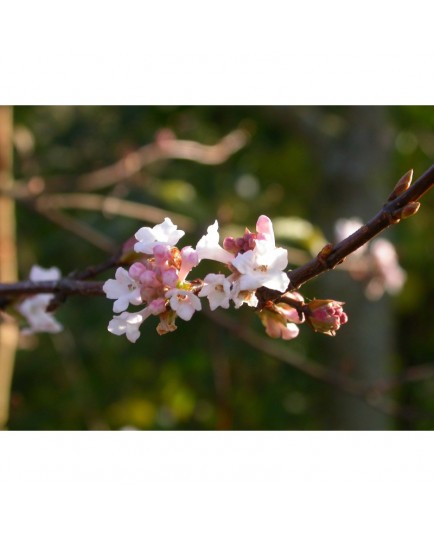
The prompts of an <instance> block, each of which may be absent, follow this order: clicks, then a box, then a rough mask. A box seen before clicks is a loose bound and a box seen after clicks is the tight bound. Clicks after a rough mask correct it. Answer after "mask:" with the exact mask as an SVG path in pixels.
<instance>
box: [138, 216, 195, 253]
mask: <svg viewBox="0 0 434 536" xmlns="http://www.w3.org/2000/svg"><path fill="white" fill-rule="evenodd" d="M177 229H178V227H177V226H176V225H174V224H173V223H172V221H171V219H170V218H164V222H163V223H159V224H158V225H155V226H154V227H153V228H152V229H151V227H141V228H140V229H139V230H138V231H137V233H136V234H135V235H134V236H135V238H136V239H137V240H138V242H137V243H136V244H134V251H136V252H137V253H146V254H148V255H151V254H152V253H153V248H154V246H156V245H158V244H159V245H163V246H174V245H175V244H177V243H178V240H179V239H180V238H181V237H182V236H184V234H185V233H184V231H181V230H177Z"/></svg>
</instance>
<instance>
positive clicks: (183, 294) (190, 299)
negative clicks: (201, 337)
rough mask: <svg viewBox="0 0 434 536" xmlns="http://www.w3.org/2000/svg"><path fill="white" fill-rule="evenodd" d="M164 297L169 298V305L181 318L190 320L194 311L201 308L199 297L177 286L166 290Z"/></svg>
mask: <svg viewBox="0 0 434 536" xmlns="http://www.w3.org/2000/svg"><path fill="white" fill-rule="evenodd" d="M166 298H170V302H169V303H170V307H171V308H172V309H173V311H176V313H177V315H178V316H179V317H180V318H182V320H190V319H191V317H192V316H193V314H194V313H195V311H200V310H201V309H202V304H201V303H200V300H199V298H198V297H197V296H196V295H195V294H194V293H193V292H191V291H189V290H181V289H179V288H174V289H171V290H168V291H167V292H166Z"/></svg>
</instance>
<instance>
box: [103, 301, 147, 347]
mask: <svg viewBox="0 0 434 536" xmlns="http://www.w3.org/2000/svg"><path fill="white" fill-rule="evenodd" d="M148 316H149V312H148V311H146V309H144V310H143V311H141V312H139V313H128V312H127V311H124V312H123V313H121V314H120V315H119V316H114V317H113V319H112V320H110V322H109V325H108V328H107V329H108V330H109V331H110V333H113V335H126V336H127V339H128V340H129V341H130V342H136V341H137V339H138V338H139V337H140V331H139V328H140V326H141V325H142V323H143V321H144V320H145V319H146V318H147V317H148Z"/></svg>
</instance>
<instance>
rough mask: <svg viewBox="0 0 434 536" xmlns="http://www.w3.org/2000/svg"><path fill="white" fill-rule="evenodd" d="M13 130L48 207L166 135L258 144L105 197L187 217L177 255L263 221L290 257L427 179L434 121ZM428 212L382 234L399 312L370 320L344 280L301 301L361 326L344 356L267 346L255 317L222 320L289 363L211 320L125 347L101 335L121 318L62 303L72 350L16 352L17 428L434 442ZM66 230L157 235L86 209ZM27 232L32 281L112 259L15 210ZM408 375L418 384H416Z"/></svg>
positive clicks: (347, 117)
mask: <svg viewBox="0 0 434 536" xmlns="http://www.w3.org/2000/svg"><path fill="white" fill-rule="evenodd" d="M14 123H15V137H14V138H15V154H14V175H15V178H16V180H18V181H19V180H29V179H32V178H33V179H34V178H35V177H40V178H43V180H44V183H45V187H46V190H47V191H49V190H50V189H51V190H52V191H64V192H77V191H78V189H77V184H78V179H79V177H80V176H81V175H83V174H84V173H88V172H90V171H93V170H96V169H98V168H100V167H103V166H106V165H109V164H111V163H113V162H115V161H117V160H119V159H120V158H122V157H124V156H126V155H127V154H129V153H130V152H132V151H135V150H137V149H138V148H139V147H140V146H142V145H144V144H147V143H152V142H153V140H154V139H155V136H156V134H157V133H158V132H159V131H161V129H167V128H168V129H171V130H172V131H173V132H174V133H175V135H176V136H177V137H178V138H179V139H189V140H195V141H198V142H200V143H203V144H215V143H217V142H218V141H219V140H220V139H221V138H222V137H223V136H225V135H227V134H228V133H229V132H230V131H232V130H234V129H236V128H239V127H241V128H243V129H246V130H248V131H249V133H250V140H249V142H248V143H247V144H246V145H245V147H243V148H242V149H241V150H240V151H238V152H236V153H235V154H233V155H232V156H231V157H230V158H228V159H227V160H226V161H225V162H223V163H221V164H218V165H214V166H207V165H203V164H201V163H198V162H192V161H187V160H179V159H173V160H164V161H158V162H155V163H153V164H151V165H149V166H146V167H145V168H144V169H142V170H141V171H140V172H138V173H136V174H134V175H133V176H132V177H131V178H130V179H129V180H128V181H123V182H122V183H119V184H116V185H112V186H110V187H106V188H104V189H102V190H101V191H98V193H99V194H107V195H111V196H118V197H120V198H122V199H125V200H131V201H135V202H137V203H144V204H147V205H152V206H155V207H159V208H161V209H163V210H168V211H171V212H176V213H178V214H181V215H186V216H189V217H190V218H192V219H193V221H194V225H193V228H192V229H191V230H190V231H188V232H187V233H186V236H185V237H184V238H183V241H182V245H185V244H188V243H190V244H193V245H194V244H196V242H197V240H198V238H200V236H201V235H202V234H203V233H204V232H205V230H206V227H207V226H208V225H210V224H211V223H212V222H214V220H215V219H216V218H217V219H218V220H219V222H220V224H221V227H222V229H223V230H224V229H232V228H234V227H235V228H238V227H239V228H240V229H241V231H242V230H243V228H244V227H245V226H246V225H247V226H248V227H250V228H251V229H252V228H254V225H255V222H256V219H257V217H258V216H259V215H260V214H266V215H268V216H269V217H271V218H272V219H273V221H280V223H281V225H280V227H279V229H280V231H279V233H277V234H278V240H279V242H280V244H281V245H284V246H285V245H286V246H288V247H295V248H298V249H301V250H303V251H304V252H306V253H309V254H314V253H315V252H316V251H317V249H315V248H317V247H318V246H320V245H321V243H323V241H324V240H325V239H328V240H333V236H332V229H333V225H334V222H335V221H336V219H338V218H340V217H352V216H358V217H360V218H362V219H366V218H368V217H370V216H372V215H374V214H375V213H376V212H377V211H378V210H379V208H380V207H381V205H382V204H383V203H384V201H385V199H386V198H387V195H388V193H389V192H390V191H391V189H392V188H393V186H394V184H395V183H396V181H397V180H398V179H399V178H400V177H401V176H402V175H403V174H404V173H405V172H406V171H407V170H408V169H410V168H413V169H414V171H415V177H418V176H419V175H421V174H422V173H423V172H424V171H425V170H426V169H427V168H428V167H430V166H431V165H432V164H433V160H434V108H432V107H422V106H405V107H334V106H324V107H322V106H316V107H274V106H270V107H263V106H261V107H250V106H249V107H226V106H219V107H218V106H210V107H182V106H180V107H175V106H167V107H131V106H123V107H93V106H89V107H64V106H62V107H58V106H56V107H16V108H15V109H14ZM38 180H39V179H36V182H34V183H35V184H37V181H38ZM433 195H434V194H433V193H429V194H428V195H427V196H426V197H425V198H424V200H423V204H422V208H421V210H420V212H419V213H418V215H417V216H415V217H414V218H411V219H409V220H408V221H405V222H403V223H401V224H400V225H398V226H395V227H394V228H393V229H392V230H390V231H387V233H385V236H387V237H388V238H389V239H390V240H391V241H392V242H393V243H394V244H395V246H396V249H397V251H398V254H399V258H400V263H401V265H402V267H403V268H404V269H405V270H406V272H407V281H406V284H405V286H404V288H403V290H402V292H401V293H400V294H399V295H398V296H394V297H390V296H384V297H383V298H382V299H381V300H379V301H376V302H370V301H368V300H367V299H366V298H365V296H364V293H363V286H362V284H361V283H358V282H355V281H353V280H352V279H350V278H349V276H348V274H347V273H345V272H343V271H335V272H333V273H329V274H326V275H324V276H323V277H321V278H320V279H318V280H316V281H313V282H311V283H308V284H307V285H306V286H304V287H303V289H302V291H303V293H304V295H306V296H307V297H310V298H313V297H327V298H329V297H332V298H334V299H337V300H342V301H345V302H346V309H347V311H348V314H349V317H350V322H349V324H348V325H346V326H344V327H343V328H342V330H341V331H340V332H339V333H338V334H337V336H336V337H335V338H328V337H326V336H323V335H321V334H314V333H312V332H311V331H310V330H309V328H308V327H307V326H301V333H300V336H299V337H298V338H297V339H295V340H293V341H289V342H284V341H277V342H276V341H271V340H270V339H267V338H266V336H265V334H264V332H263V328H262V326H261V323H260V321H259V319H258V317H257V316H256V315H255V314H254V312H253V311H252V310H251V309H249V308H247V307H243V308H242V309H240V310H238V311H230V312H228V313H227V314H226V316H228V317H229V318H231V319H233V323H234V324H239V325H242V326H247V327H248V328H249V329H251V330H253V332H254V333H255V334H256V335H257V336H260V337H262V339H265V340H266V341H267V343H268V342H270V341H271V343H273V348H278V350H277V351H276V352H274V354H276V353H279V352H280V353H281V354H280V355H281V358H280V359H276V355H273V352H271V351H268V350H267V349H264V347H258V344H256V342H255V341H256V339H253V338H252V339H251V340H250V343H249V342H246V341H245V340H242V339H241V338H240V337H239V336H237V333H236V330H235V331H234V330H228V329H226V328H225V327H224V326H223V325H221V324H219V323H217V322H215V321H213V317H212V315H210V316H208V315H205V314H203V313H200V314H196V315H195V316H194V317H193V319H192V320H191V322H188V323H186V322H183V321H181V320H179V321H178V322H177V324H178V330H177V331H176V332H174V333H171V334H168V335H165V336H163V337H160V336H158V335H157V333H156V331H155V327H156V322H155V321H153V319H150V320H149V321H147V322H145V323H144V324H143V326H142V329H141V332H142V335H141V337H140V339H139V340H138V341H137V343H136V344H131V343H129V342H128V341H127V340H126V339H125V337H115V336H113V335H111V334H110V333H108V332H107V324H108V322H109V320H110V319H111V317H112V302H111V301H109V300H106V299H104V298H83V297H74V298H69V299H68V300H67V301H66V303H65V304H64V305H63V306H62V307H60V308H59V310H58V311H57V313H56V317H57V318H58V319H59V321H60V322H61V323H62V324H63V325H64V326H65V330H64V331H63V332H62V333H60V334H58V335H48V334H43V335H38V336H37V337H32V338H30V339H29V338H27V339H26V340H24V339H23V340H22V343H21V348H20V350H19V351H18V354H17V360H16V364H15V373H14V378H13V386H12V394H11V416H10V421H9V428H10V429H12V430H93V429H114V430H117V429H122V428H137V429H145V430H148V429H153V430H154V429H155V430H166V429H170V430H214V429H235V430H324V429H346V430H352V429H386V430H387V429H411V430H413V429H418V430H426V429H432V428H433V427H434V372H433V370H434V332H433V330H432V314H431V309H432V307H431V303H432V300H433V298H434V255H433V251H434V247H433V245H434V243H433V239H432V228H433V224H434V197H433ZM64 212H65V213H67V214H68V215H69V216H71V217H73V218H76V219H77V220H79V221H80V222H83V223H84V224H86V225H88V226H90V227H91V228H93V229H96V230H97V231H98V232H99V233H101V234H102V235H104V237H105V238H106V239H108V240H110V241H112V242H113V243H114V244H120V243H122V242H124V241H125V240H126V239H127V238H128V237H130V236H131V235H132V234H134V232H135V231H137V229H138V228H139V227H141V226H143V225H151V226H153V225H154V224H155V222H147V221H144V220H138V219H135V218H127V217H125V216H122V215H118V216H116V215H113V214H105V213H104V212H101V211H89V210H83V209H80V208H73V209H65V211H64ZM294 217H297V218H300V219H301V220H294V219H293V218H294ZM303 222H304V223H303ZM306 222H310V223H311V224H312V226H313V227H309V226H308V225H307V223H306ZM300 223H302V224H303V225H304V227H303V225H301V226H300ZM296 224H298V227H296ZM17 229H18V248H19V267H20V277H21V279H26V278H27V275H28V272H29V270H30V267H31V266H32V265H33V264H39V265H41V266H43V267H50V266H53V265H55V266H58V267H59V268H60V269H61V271H62V274H67V273H69V272H70V271H72V270H74V269H77V268H83V267H86V266H88V265H90V264H95V263H99V262H102V261H103V260H104V259H105V258H106V257H107V251H103V250H102V249H101V248H98V247H96V245H95V243H90V242H89V240H85V238H84V237H80V236H77V234H76V233H74V232H71V231H68V230H66V229H64V228H61V227H59V225H56V224H55V223H54V222H53V221H50V220H47V218H46V217H44V215H42V214H36V213H35V212H34V211H32V210H29V208H28V207H26V206H23V205H20V204H18V208H17ZM222 235H223V236H224V235H225V233H224V231H222ZM290 259H291V255H290ZM295 264H296V263H295V262H294V265H295ZM200 269H201V267H199V268H198V270H199V271H200ZM113 273H114V271H112V272H109V273H107V278H109V277H113ZM262 339H261V340H262ZM285 352H286V353H287V355H288V356H292V357H289V359H292V360H294V359H296V360H297V359H299V360H301V361H302V362H303V363H306V362H307V363H313V364H318V365H321V366H322V367H326V368H328V369H330V370H331V371H332V372H333V371H335V372H339V373H340V374H345V375H346V376H347V377H348V378H349V379H352V378H358V379H361V380H363V381H365V382H368V383H369V384H370V385H375V386H379V385H380V386H381V385H383V384H384V382H389V381H390V380H396V379H398V380H399V381H398V385H397V386H396V387H394V388H393V389H388V390H387V391H384V392H383V391H381V390H377V391H375V389H374V390H373V391H372V390H371V391H370V393H369V396H365V397H360V396H357V397H356V396H350V395H348V394H344V393H342V390H341V389H339V388H338V387H335V386H331V385H329V384H327V383H326V382H324V381H321V380H319V379H317V378H315V377H313V375H312V374H309V373H306V370H305V371H304V372H303V371H301V370H298V369H297V368H295V367H294V366H292V365H291V364H288V363H285V362H283V361H282V359H284V358H282V353H283V354H284V353H285ZM421 367H423V368H421ZM409 370H410V372H411V371H415V370H416V371H422V372H423V373H422V374H420V375H419V376H418V377H417V378H418V381H407V380H408V378H409V377H413V376H412V375H411V374H408V371H409ZM403 378H404V380H405V381H403ZM383 403H384V404H383ZM373 405H374V406H377V407H376V408H373V407H372V406H373ZM378 406H381V407H380V408H379V407H378Z"/></svg>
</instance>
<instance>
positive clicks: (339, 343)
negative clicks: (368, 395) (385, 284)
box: [319, 107, 393, 430]
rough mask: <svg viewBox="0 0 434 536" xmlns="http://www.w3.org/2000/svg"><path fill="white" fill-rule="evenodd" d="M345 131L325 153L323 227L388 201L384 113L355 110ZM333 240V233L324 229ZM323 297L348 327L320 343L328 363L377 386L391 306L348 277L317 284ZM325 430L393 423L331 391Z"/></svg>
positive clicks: (386, 371)
mask: <svg viewBox="0 0 434 536" xmlns="http://www.w3.org/2000/svg"><path fill="white" fill-rule="evenodd" d="M344 118H345V120H346V121H347V122H348V127H349V128H348V129H347V130H346V131H344V132H343V133H342V135H341V136H340V138H339V140H338V142H337V145H334V146H333V150H331V151H329V152H328V154H326V153H324V154H323V158H324V168H325V169H326V174H325V181H324V186H325V187H324V191H323V196H322V197H321V207H319V213H322V217H323V222H324V224H325V223H326V222H328V224H330V223H331V222H334V221H335V220H336V219H337V218H339V217H347V218H348V217H352V216H357V217H359V218H361V219H362V220H364V221H366V219H368V218H370V217H371V216H372V215H373V214H374V213H375V212H376V210H377V209H378V208H379V206H381V204H382V203H383V202H384V199H385V195H387V193H388V192H387V186H386V184H385V178H387V177H388V165H387V164H388V161H389V142H388V140H387V137H386V136H387V123H386V116H385V110H384V109H383V108H381V107H353V108H349V109H347V110H346V112H345V114H344ZM328 237H329V239H330V240H333V238H334V237H333V229H332V228H331V227H329V228H328ZM319 284H320V285H321V294H322V295H323V296H324V297H326V298H328V297H331V298H334V299H337V300H341V301H344V302H346V306H345V310H346V311H347V313H348V316H349V323H348V324H347V325H345V326H344V327H343V328H342V329H341V330H340V331H339V333H338V334H337V336H336V337H335V338H334V339H331V340H328V341H325V342H324V349H327V352H328V353H329V356H328V357H326V359H329V360H330V363H334V366H335V367H336V368H337V369H339V371H340V372H341V373H344V374H348V375H349V376H351V377H354V378H357V379H359V380H362V381H364V382H369V383H375V382H376V381H378V380H380V379H383V378H387V377H388V376H389V375H390V372H391V370H390V369H391V356H392V352H393V325H392V311H391V306H390V301H389V300H388V299H387V297H384V298H382V299H380V300H378V301H374V302H373V301H368V300H367V299H366V298H365V296H364V292H363V286H362V285H361V284H360V283H358V282H355V281H353V280H351V279H350V277H349V276H348V275H347V274H343V273H330V274H329V275H328V276H326V277H323V278H321V281H320V283H319ZM330 401H331V408H330V409H331V411H330V413H329V426H330V428H332V429H338V430H387V429H390V428H392V427H393V422H392V421H391V418H390V417H389V416H387V415H385V414H382V413H380V412H378V411H376V410H375V409H373V408H371V407H369V406H368V405H367V404H366V403H365V402H363V401H361V400H358V399H356V398H353V397H350V396H347V395H344V394H342V393H340V392H337V391H335V390H333V391H332V392H330Z"/></svg>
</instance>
